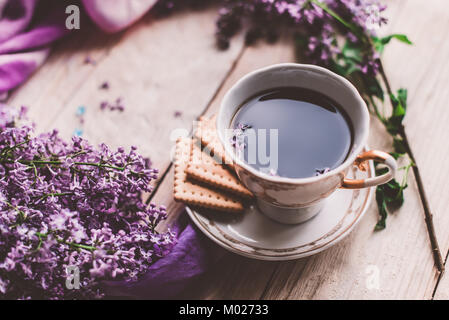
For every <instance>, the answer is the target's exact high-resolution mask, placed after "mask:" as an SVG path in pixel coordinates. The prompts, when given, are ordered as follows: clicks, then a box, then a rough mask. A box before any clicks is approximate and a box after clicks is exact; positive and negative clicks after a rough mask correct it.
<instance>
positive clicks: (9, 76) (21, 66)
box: [0, 0, 157, 97]
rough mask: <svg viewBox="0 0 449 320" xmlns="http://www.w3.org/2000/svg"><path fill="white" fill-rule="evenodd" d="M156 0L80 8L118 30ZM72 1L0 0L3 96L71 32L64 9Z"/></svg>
mask: <svg viewBox="0 0 449 320" xmlns="http://www.w3.org/2000/svg"><path fill="white" fill-rule="evenodd" d="M156 1H157V0H127V1H123V0H82V4H83V7H82V8H81V10H85V11H86V12H87V14H88V15H89V17H90V18H91V19H92V20H93V22H94V23H95V24H97V26H98V27H100V28H101V29H102V30H104V31H105V32H118V31H121V30H123V29H125V28H127V27H128V26H130V25H131V24H133V23H134V22H136V21H137V20H138V19H139V18H141V17H142V16H143V15H144V14H145V13H146V12H147V11H148V10H149V9H150V8H151V7H152V6H153V5H154V4H155V3H156ZM73 2H74V1H65V0H0V97H4V96H5V93H6V92H8V91H10V90H11V89H14V88H16V87H17V86H18V85H20V84H21V83H23V82H24V81H25V80H26V79H27V78H28V77H29V76H30V75H31V74H32V73H33V71H35V70H36V69H37V68H38V67H39V66H40V65H42V63H43V62H44V61H45V59H46V58H47V56H48V54H49V52H50V50H49V49H50V48H51V45H52V44H53V42H55V41H56V40H58V39H60V38H62V37H63V36H64V35H66V34H68V33H69V30H67V29H66V27H65V19H66V18H67V17H68V15H67V14H66V12H65V8H66V7H67V6H68V5H70V4H73ZM75 3H77V4H80V3H79V2H76V1H75ZM83 12H84V11H83Z"/></svg>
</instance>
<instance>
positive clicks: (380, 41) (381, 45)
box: [372, 33, 413, 53]
mask: <svg viewBox="0 0 449 320" xmlns="http://www.w3.org/2000/svg"><path fill="white" fill-rule="evenodd" d="M391 39H396V40H399V41H401V42H403V43H406V44H409V45H411V44H413V43H412V42H411V41H410V40H409V39H408V37H407V36H406V35H405V34H398V33H395V34H390V35H389V36H386V37H383V38H378V37H372V40H373V44H374V48H375V49H376V51H377V52H379V53H382V52H383V51H384V49H385V46H386V45H387V44H388V43H390V41H391Z"/></svg>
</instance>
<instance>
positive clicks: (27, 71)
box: [0, 48, 50, 94]
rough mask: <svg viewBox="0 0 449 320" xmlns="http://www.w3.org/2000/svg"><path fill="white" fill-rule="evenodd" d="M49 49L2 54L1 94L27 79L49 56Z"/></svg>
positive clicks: (0, 62) (0, 71) (0, 68)
mask: <svg viewBox="0 0 449 320" xmlns="http://www.w3.org/2000/svg"><path fill="white" fill-rule="evenodd" d="M49 52H50V51H49V49H48V48H46V49H41V50H38V51H33V52H25V53H14V54H4V55H0V94H2V93H4V92H6V91H9V90H11V89H13V88H14V87H16V86H17V85H19V84H20V83H22V82H23V81H25V79H27V78H28V77H29V76H30V75H31V74H32V73H33V72H34V70H36V68H38V67H39V66H40V65H41V64H42V63H43V62H44V61H45V59H46V58H47V56H48V54H49Z"/></svg>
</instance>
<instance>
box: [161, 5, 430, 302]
mask: <svg viewBox="0 0 449 320" xmlns="http://www.w3.org/2000/svg"><path fill="white" fill-rule="evenodd" d="M400 5H402V2H398V1H396V2H395V3H394V4H393V8H392V9H393V10H392V11H394V12H399V11H400V10H399V7H400ZM265 50H267V49H265ZM261 54H263V53H262V51H261V52H260V53H258V54H257V55H256V56H259V55H261ZM248 55H249V52H245V54H244V55H243V57H242V59H241V61H240V62H239V64H238V66H237V68H236V70H235V72H234V73H233V74H232V75H231V77H233V76H234V74H236V75H237V74H238V72H239V71H238V70H239V68H242V65H244V64H246V63H251V62H252V61H253V58H247V56H248ZM244 61H247V62H244ZM266 61H268V60H266ZM247 69H248V71H250V70H252V67H250V68H247ZM390 69H391V70H390ZM390 69H389V68H388V67H387V70H389V71H390V72H398V71H397V69H395V68H390ZM236 78H238V77H237V76H236ZM232 82H233V81H232ZM225 87H226V86H225ZM223 92H224V90H223ZM221 96H222V93H220V94H219V95H218V98H217V99H218V100H219V99H220V98H221ZM213 111H214V108H213V107H212V108H211V110H208V112H207V113H209V114H211V113H213ZM369 143H370V146H372V147H374V148H379V149H383V150H388V149H389V148H390V145H391V141H390V139H389V137H388V135H387V134H385V131H384V129H383V127H382V125H381V124H380V123H379V122H378V121H377V120H375V119H373V121H372V128H371V137H370V142H369ZM165 183H166V181H164V183H163V185H162V186H163V187H164V188H166V189H165V191H162V190H163V189H162V187H161V192H164V193H165V194H166V192H167V191H169V190H170V189H169V187H166V186H165ZM406 199H407V200H406V203H405V205H404V207H403V208H402V209H401V210H400V211H398V212H397V213H395V214H394V215H392V216H390V217H389V219H388V227H387V229H386V230H384V231H382V232H374V231H373V227H374V225H375V223H376V221H377V218H378V217H377V215H378V213H377V212H378V211H377V207H376V205H375V204H374V203H373V204H372V205H371V207H370V209H369V212H368V213H367V217H366V218H365V219H364V220H363V221H362V222H361V224H360V225H359V226H358V227H357V228H356V230H355V231H354V232H353V233H352V234H351V235H350V237H348V238H347V239H345V240H344V241H342V243H340V244H338V245H337V246H335V247H334V248H332V249H329V250H327V251H325V252H323V253H321V254H319V255H317V256H314V257H311V258H307V259H302V260H298V261H292V262H282V263H277V264H276V263H261V262H259V261H254V262H253V263H252V262H251V261H247V259H244V258H240V257H237V256H233V255H230V254H228V255H226V256H224V257H223V258H222V260H221V262H220V263H219V264H217V269H216V270H213V271H212V272H211V273H209V274H208V275H207V276H206V277H204V278H203V279H202V281H201V283H200V284H199V285H198V284H197V283H196V284H195V288H194V289H195V290H194V291H195V293H192V292H193V288H192V290H191V291H190V294H189V295H188V297H189V298H191V297H194V298H198V297H199V298H235V297H238V298H255V297H257V296H258V294H259V293H260V292H262V295H261V296H260V297H261V298H264V299H320V298H321V299H331V298H338V299H379V298H386V299H397V298H409V299H419V298H426V299H428V298H431V297H432V292H433V289H434V286H435V283H436V282H437V279H438V273H437V271H436V270H435V268H434V265H433V260H432V254H431V250H430V245H429V240H428V237H427V229H426V227H425V223H424V220H423V217H424V214H423V210H422V207H421V202H420V199H419V196H418V191H417V186H416V182H415V180H414V177H413V175H411V176H410V187H409V188H408V189H407V190H406ZM329 261H332V263H329ZM272 270H275V272H274V274H270V273H271V272H272ZM376 277H377V278H378V282H377V283H376V281H375V280H376ZM267 279H270V280H269V282H268V285H267V286H266V287H265V288H264V290H263V291H262V286H259V287H258V291H257V290H256V289H257V288H255V287H254V283H260V282H266V281H267ZM373 280H374V282H373Z"/></svg>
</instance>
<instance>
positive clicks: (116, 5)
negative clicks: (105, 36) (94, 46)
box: [83, 0, 157, 33]
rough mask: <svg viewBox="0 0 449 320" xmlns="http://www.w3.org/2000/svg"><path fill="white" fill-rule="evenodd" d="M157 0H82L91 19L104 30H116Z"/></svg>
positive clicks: (128, 24)
mask: <svg viewBox="0 0 449 320" xmlns="http://www.w3.org/2000/svg"><path fill="white" fill-rule="evenodd" d="M156 2H157V0H127V1H123V0H83V4H84V7H85V9H86V11H87V13H88V14H89V16H90V17H91V19H92V20H93V21H94V22H95V23H96V24H97V25H98V26H99V27H100V28H101V29H102V30H104V31H106V32H110V33H113V32H118V31H121V30H123V29H125V28H126V27H128V26H130V25H131V24H133V23H134V22H136V21H137V20H139V19H140V18H141V17H142V16H143V15H144V14H145V13H146V12H147V11H148V10H150V8H151V7H152V6H153V5H154V4H155V3H156Z"/></svg>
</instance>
